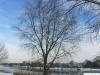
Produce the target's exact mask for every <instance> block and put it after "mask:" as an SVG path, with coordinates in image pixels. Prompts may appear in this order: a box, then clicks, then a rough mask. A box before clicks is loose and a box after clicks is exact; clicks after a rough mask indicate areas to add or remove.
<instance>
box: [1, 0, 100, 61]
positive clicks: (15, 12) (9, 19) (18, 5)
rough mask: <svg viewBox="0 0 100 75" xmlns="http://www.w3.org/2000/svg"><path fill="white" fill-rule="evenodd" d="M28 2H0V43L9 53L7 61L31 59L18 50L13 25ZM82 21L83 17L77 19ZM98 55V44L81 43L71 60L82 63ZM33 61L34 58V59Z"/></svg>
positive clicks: (99, 51)
mask: <svg viewBox="0 0 100 75" xmlns="http://www.w3.org/2000/svg"><path fill="white" fill-rule="evenodd" d="M29 1H30V0H0V42H1V43H5V45H6V48H7V50H8V52H9V60H10V61H12V60H17V61H18V60H19V61H20V60H26V59H27V60H28V59H31V58H30V56H29V53H27V51H25V50H23V49H21V48H20V44H21V40H20V39H19V38H18V35H17V34H16V32H15V30H14V29H13V28H12V26H13V25H16V24H17V19H16V18H17V17H18V16H19V15H21V14H22V12H23V11H24V7H25V4H26V3H28V2H29ZM79 18H81V20H84V17H79ZM99 53H100V45H99V44H98V43H94V44H93V43H91V42H89V43H87V42H82V43H81V44H80V50H79V51H78V52H77V53H76V55H74V58H73V60H75V61H79V62H80V61H81V62H82V61H84V60H85V59H92V58H94V57H95V56H96V55H99ZM34 59H35V57H34Z"/></svg>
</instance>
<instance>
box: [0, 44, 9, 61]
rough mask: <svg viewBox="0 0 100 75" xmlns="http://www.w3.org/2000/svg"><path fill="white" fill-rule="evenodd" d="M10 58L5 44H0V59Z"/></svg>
mask: <svg viewBox="0 0 100 75" xmlns="http://www.w3.org/2000/svg"><path fill="white" fill-rule="evenodd" d="M7 58H8V52H7V50H6V48H5V45H3V44H0V61H1V62H2V60H4V59H7Z"/></svg>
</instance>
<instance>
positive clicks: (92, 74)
mask: <svg viewBox="0 0 100 75" xmlns="http://www.w3.org/2000/svg"><path fill="white" fill-rule="evenodd" d="M84 75H100V73H84Z"/></svg>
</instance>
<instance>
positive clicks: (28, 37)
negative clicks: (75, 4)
mask: <svg viewBox="0 0 100 75" xmlns="http://www.w3.org/2000/svg"><path fill="white" fill-rule="evenodd" d="M64 1H66V0H64ZM70 9H72V7H69V8H67V7H66V6H64V2H63V0H62V1H61V0H37V1H36V4H29V5H28V6H26V11H25V15H24V16H23V17H22V19H21V25H17V26H15V27H16V29H17V30H18V32H19V33H20V34H21V38H22V39H25V45H26V46H27V47H28V48H30V49H31V50H32V52H35V54H36V53H38V55H39V56H40V57H42V59H43V64H44V65H43V75H47V74H48V70H49V67H50V66H51V65H52V64H53V63H54V62H55V61H57V59H58V58H61V57H63V56H65V57H67V56H71V54H73V53H74V51H73V49H75V48H77V42H78V41H79V40H80V36H79V33H77V23H76V20H75V17H74V14H73V13H72V11H71V10H70ZM66 11H68V12H66Z"/></svg>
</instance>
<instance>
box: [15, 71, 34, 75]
mask: <svg viewBox="0 0 100 75" xmlns="http://www.w3.org/2000/svg"><path fill="white" fill-rule="evenodd" d="M14 74H15V75H35V74H34V73H33V72H27V71H20V72H16V73H14Z"/></svg>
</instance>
